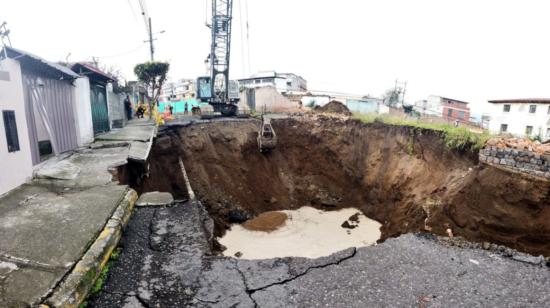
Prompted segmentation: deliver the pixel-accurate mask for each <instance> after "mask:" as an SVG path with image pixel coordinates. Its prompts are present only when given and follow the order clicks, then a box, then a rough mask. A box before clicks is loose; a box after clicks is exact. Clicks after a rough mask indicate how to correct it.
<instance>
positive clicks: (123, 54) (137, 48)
mask: <svg viewBox="0 0 550 308" xmlns="http://www.w3.org/2000/svg"><path fill="white" fill-rule="evenodd" d="M145 45H146V43H145V42H144V43H141V44H140V45H139V46H137V47H136V48H133V49H131V50H128V51H125V52H121V53H118V54H114V55H107V56H96V57H95V58H100V59H106V58H116V57H121V56H125V55H127V54H131V53H133V52H136V51H138V50H140V49H141V48H143V46H145Z"/></svg>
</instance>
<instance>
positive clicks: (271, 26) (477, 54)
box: [0, 0, 550, 113]
mask: <svg viewBox="0 0 550 308" xmlns="http://www.w3.org/2000/svg"><path fill="white" fill-rule="evenodd" d="M206 1H207V0H154V1H152V0H146V2H147V8H148V13H149V15H150V16H151V17H152V19H153V31H154V32H156V31H160V30H166V32H165V33H163V34H159V35H157V38H158V40H157V41H156V50H157V53H156V59H158V60H167V61H170V63H171V72H170V77H171V78H173V79H179V78H196V77H197V76H198V75H204V74H205V65H204V59H205V58H206V56H207V55H208V53H209V48H210V34H209V29H208V28H206V27H205V26H204V24H205V18H206V15H207V13H206ZM208 2H210V0H208ZM234 2H235V7H234V28H233V47H232V61H231V65H232V71H231V75H232V78H238V77H241V76H244V75H246V74H248V73H249V71H248V64H247V63H248V60H247V59H248V56H247V52H246V51H247V50H248V47H247V46H248V45H249V46H250V64H251V65H250V68H251V72H257V71H262V70H276V71H278V72H293V73H296V74H299V75H301V76H303V77H304V78H306V79H307V80H308V83H309V88H310V89H312V90H331V91H340V92H349V93H355V94H370V95H373V96H380V95H381V94H382V93H383V92H384V91H385V90H386V89H388V88H391V87H393V85H394V82H395V80H396V79H399V80H402V81H407V82H408V90H407V101H411V102H413V101H416V100H420V99H425V98H426V97H427V96H428V95H431V94H435V95H442V96H447V97H451V98H456V99H459V100H465V101H468V102H471V103H472V109H473V111H474V112H475V113H479V112H481V111H482V109H483V108H484V105H485V102H486V101H487V100H488V99H498V98H519V97H550V43H549V39H550V33H549V31H550V18H549V17H548V12H550V1H545V0H540V1H535V0H522V1H512V0H484V1H480V0H461V1H456V0H455V1H450V0H415V1H411V0H379V1H371V0H337V1H336V0H322V1H321V0H234ZM246 2H248V22H249V25H250V40H249V44H247V43H246V40H244V41H243V40H241V33H245V34H244V36H246V29H243V28H244V27H243V28H241V23H246V20H247V18H246V15H247V14H246V10H245V4H246ZM241 7H242V9H241ZM241 15H242V16H243V18H242V19H241V18H240V17H241ZM4 20H5V21H7V22H8V25H9V28H10V29H11V31H12V34H11V41H12V43H13V47H16V48H20V49H23V50H26V51H29V52H32V53H34V54H37V55H39V56H42V57H44V58H46V59H48V60H52V61H64V60H65V58H66V56H67V55H68V54H69V53H71V55H70V56H69V61H82V60H90V59H91V57H92V56H95V57H101V58H100V62H102V63H104V64H107V65H116V66H118V67H119V68H120V69H121V70H122V71H123V73H124V75H125V76H126V77H127V78H128V79H133V78H134V76H133V73H132V70H133V66H134V65H135V64H136V63H138V62H143V61H146V60H148V59H149V51H148V47H147V45H146V44H145V43H143V41H144V40H146V39H147V37H146V29H145V25H144V21H143V19H142V16H141V10H140V8H139V5H138V1H137V0H55V1H44V0H0V22H1V21H4ZM241 30H243V31H241ZM243 46H244V48H242V47H243ZM243 49H244V53H243ZM243 55H244V56H243ZM243 63H244V65H243Z"/></svg>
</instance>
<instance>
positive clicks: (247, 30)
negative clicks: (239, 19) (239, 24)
mask: <svg viewBox="0 0 550 308" xmlns="http://www.w3.org/2000/svg"><path fill="white" fill-rule="evenodd" d="M244 2H245V14H246V44H247V48H248V53H247V55H248V71H249V72H251V71H252V69H251V66H250V25H249V24H248V0H244Z"/></svg>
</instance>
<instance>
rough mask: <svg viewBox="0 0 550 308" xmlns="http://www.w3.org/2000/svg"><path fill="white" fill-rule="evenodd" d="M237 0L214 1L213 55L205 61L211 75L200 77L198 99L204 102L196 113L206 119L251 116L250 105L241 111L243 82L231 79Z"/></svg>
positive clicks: (209, 25)
mask: <svg viewBox="0 0 550 308" xmlns="http://www.w3.org/2000/svg"><path fill="white" fill-rule="evenodd" d="M232 12H233V0H212V21H211V24H208V23H207V26H208V27H209V28H210V29H211V34H212V43H211V47H210V55H208V58H207V60H206V61H205V62H207V64H209V65H210V76H203V77H199V78H198V79H197V98H198V99H199V101H201V102H202V103H201V104H200V106H199V107H197V108H195V110H193V112H194V113H195V114H200V116H201V117H202V118H212V117H214V116H217V115H222V116H248V115H249V114H250V112H249V110H247V109H248V108H246V107H242V108H241V109H240V110H239V107H238V102H239V85H238V83H237V82H236V81H230V80H229V60H230V55H231V23H232V19H233V16H232Z"/></svg>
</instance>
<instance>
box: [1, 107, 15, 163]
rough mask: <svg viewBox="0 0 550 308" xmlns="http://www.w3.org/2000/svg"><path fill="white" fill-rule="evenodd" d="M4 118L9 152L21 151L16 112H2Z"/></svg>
mask: <svg viewBox="0 0 550 308" xmlns="http://www.w3.org/2000/svg"><path fill="white" fill-rule="evenodd" d="M2 117H3V118H4V130H5V131H6V140H7V141H8V152H10V153H11V152H16V151H19V136H18V135H17V123H16V122H15V111H12V110H4V111H2Z"/></svg>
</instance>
